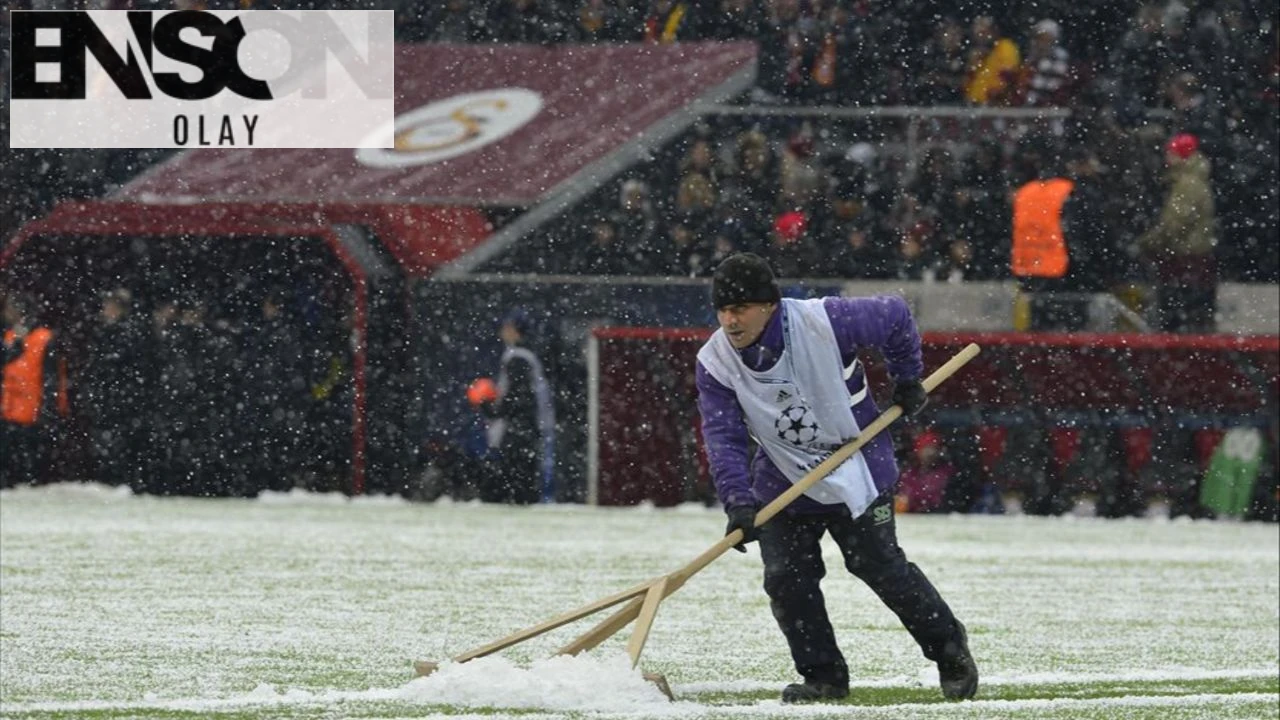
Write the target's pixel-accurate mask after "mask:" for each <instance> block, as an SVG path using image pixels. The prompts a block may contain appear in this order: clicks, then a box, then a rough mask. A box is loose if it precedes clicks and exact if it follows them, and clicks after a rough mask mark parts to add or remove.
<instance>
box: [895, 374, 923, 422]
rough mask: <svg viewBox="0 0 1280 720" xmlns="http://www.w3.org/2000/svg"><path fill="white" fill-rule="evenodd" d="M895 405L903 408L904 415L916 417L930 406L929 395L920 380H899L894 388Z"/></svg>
mask: <svg viewBox="0 0 1280 720" xmlns="http://www.w3.org/2000/svg"><path fill="white" fill-rule="evenodd" d="M893 404H894V405H898V406H900V407H901V408H902V414H903V415H906V416H908V417H910V416H912V415H915V414H916V413H918V412H920V411H921V410H923V409H924V406H925V405H928V404H929V394H928V393H926V392H925V391H924V385H923V384H922V383H921V382H920V381H919V380H899V381H898V383H897V384H896V385H894V387H893Z"/></svg>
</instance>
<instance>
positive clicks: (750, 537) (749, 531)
mask: <svg viewBox="0 0 1280 720" xmlns="http://www.w3.org/2000/svg"><path fill="white" fill-rule="evenodd" d="M759 510H760V509H759V508H757V507H756V506H755V505H734V506H733V507H730V508H725V513H726V514H727V515H728V516H729V527H727V528H725V531H724V534H725V535H728V534H729V533H731V532H733V531H734V530H741V531H742V542H740V543H738V544H737V545H734V546H733V549H734V550H737V551H738V552H740V553H744V552H746V551H747V547H746V545H747V543H749V542H755V541H756V537H757V536H758V533H757V531H756V513H757V512H759Z"/></svg>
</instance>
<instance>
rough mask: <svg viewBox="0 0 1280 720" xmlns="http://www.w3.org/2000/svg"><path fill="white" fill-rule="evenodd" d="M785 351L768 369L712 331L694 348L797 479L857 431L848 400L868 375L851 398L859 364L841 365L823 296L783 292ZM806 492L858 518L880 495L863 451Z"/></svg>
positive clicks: (861, 394)
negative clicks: (753, 365) (749, 362)
mask: <svg viewBox="0 0 1280 720" xmlns="http://www.w3.org/2000/svg"><path fill="white" fill-rule="evenodd" d="M779 312H781V313H782V335H783V347H782V356H781V357H780V358H778V361H777V362H776V363H775V364H774V365H773V367H772V368H769V369H768V370H765V371H763V372H756V371H754V370H751V369H750V368H748V367H747V366H746V364H745V363H743V362H742V356H741V355H739V354H738V351H737V350H735V349H734V347H733V344H732V343H730V342H729V338H728V336H726V335H725V334H724V330H717V331H716V332H715V334H714V335H712V336H711V339H710V340H709V341H708V342H707V344H706V345H704V346H703V348H702V349H701V350H700V351H698V361H699V362H701V363H702V366H703V367H705V368H706V369H707V372H709V373H711V376H712V377H714V378H715V379H716V380H717V381H718V382H719V383H720V384H721V385H724V386H725V387H728V388H730V389H732V390H733V391H734V393H735V394H736V395H737V397H738V404H739V405H741V406H742V411H743V414H744V416H745V419H746V423H747V428H748V430H750V432H751V434H752V436H754V437H755V439H756V442H758V443H759V444H760V447H761V448H762V449H763V450H764V452H765V454H766V455H767V456H768V457H769V459H770V460H772V461H773V464H774V465H776V466H777V467H778V470H780V471H781V472H782V474H783V475H784V476H785V477H786V478H787V479H788V480H790V481H791V482H792V483H794V482H796V481H797V480H800V479H801V478H803V477H804V476H805V475H806V474H808V472H809V470H811V469H813V468H815V467H817V466H818V464H819V463H821V462H822V461H823V460H825V459H826V458H827V457H829V456H830V455H831V453H832V452H833V451H835V450H836V449H838V448H839V447H841V446H842V445H844V444H846V443H848V442H849V441H850V440H853V439H854V438H856V437H858V435H859V434H861V432H862V428H860V427H858V423H857V421H856V420H855V419H854V417H853V411H852V410H851V408H850V406H851V405H856V404H857V403H859V402H861V401H862V400H863V399H864V398H865V397H866V395H867V387H866V381H865V379H864V381H863V387H862V388H861V389H860V390H858V391H857V392H856V393H855V394H854V395H853V396H852V397H850V395H849V389H848V387H847V386H846V385H845V379H846V378H849V377H851V376H852V374H853V372H854V370H855V369H856V368H857V365H858V362H857V361H856V360H855V361H854V363H853V365H851V366H849V367H848V368H846V367H844V365H843V363H842V362H841V360H840V347H839V345H838V343H837V342H836V336H835V331H834V330H832V328H831V319H830V318H829V317H828V316H827V311H826V308H825V307H824V306H823V301H822V299H821V298H818V299H813V300H792V299H789V298H784V299H783V300H782V306H781V308H779ZM804 494H805V495H807V496H809V497H810V498H813V499H814V500H817V501H818V502H820V503H825V504H828V505H831V504H836V503H844V504H845V505H847V506H848V507H849V511H850V512H852V513H853V516H854V517H855V518H856V517H858V516H860V515H862V513H863V512H865V511H866V509H867V507H868V506H869V505H871V503H872V502H873V501H875V499H876V497H877V496H878V494H879V493H878V491H877V490H876V485H875V481H874V480H873V479H872V477H871V470H870V468H868V467H867V461H866V459H865V458H864V457H863V456H862V453H861V452H857V453H855V454H854V455H853V457H851V458H849V459H848V460H846V461H845V462H844V463H842V464H841V465H840V466H839V467H838V468H836V469H835V470H834V471H832V472H831V474H829V475H827V477H826V478H825V479H823V480H821V481H819V482H818V483H816V484H814V485H813V486H812V487H810V488H809V489H808V490H806V491H805V493H804Z"/></svg>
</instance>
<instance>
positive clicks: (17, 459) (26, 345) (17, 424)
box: [0, 295, 58, 487]
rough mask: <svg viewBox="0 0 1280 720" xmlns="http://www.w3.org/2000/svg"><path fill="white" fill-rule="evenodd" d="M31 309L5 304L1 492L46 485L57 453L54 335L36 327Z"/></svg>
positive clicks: (16, 302) (12, 300)
mask: <svg viewBox="0 0 1280 720" xmlns="http://www.w3.org/2000/svg"><path fill="white" fill-rule="evenodd" d="M30 308H31V305H30V302H29V301H28V300H27V299H26V298H20V297H17V296H14V295H11V296H9V297H8V298H6V301H5V303H4V311H3V317H4V340H3V343H4V344H3V347H4V375H3V381H0V411H2V412H0V414H2V415H3V424H2V426H0V456H2V457H3V458H4V462H2V463H0V487H13V486H14V485H18V484H19V483H24V484H35V483H37V482H40V481H42V480H44V479H45V473H46V471H47V469H48V466H49V459H50V453H51V450H52V436H51V433H52V430H53V428H54V418H55V417H56V412H57V403H56V392H57V380H58V373H57V368H56V366H55V365H54V362H53V352H52V351H51V350H52V349H51V347H50V344H51V342H52V340H53V331H52V330H50V329H48V328H45V327H33V324H32V322H31V321H32V317H33V316H32V314H31V310H30Z"/></svg>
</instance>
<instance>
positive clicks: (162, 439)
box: [0, 242, 354, 496]
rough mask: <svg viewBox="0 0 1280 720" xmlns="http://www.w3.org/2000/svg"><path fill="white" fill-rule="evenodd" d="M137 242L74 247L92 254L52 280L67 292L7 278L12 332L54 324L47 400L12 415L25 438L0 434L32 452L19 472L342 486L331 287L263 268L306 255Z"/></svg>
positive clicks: (138, 480)
mask: <svg viewBox="0 0 1280 720" xmlns="http://www.w3.org/2000/svg"><path fill="white" fill-rule="evenodd" d="M135 246H138V247H141V253H140V257H141V259H140V260H139V261H138V262H137V264H132V265H131V264H130V263H127V262H121V261H120V260H119V258H120V257H121V256H125V257H127V256H131V255H134V256H138V255H139V253H138V252H122V253H117V255H116V256H115V258H114V260H113V259H112V258H105V259H104V258H102V257H97V256H100V255H101V253H96V254H95V252H94V250H93V248H91V247H81V248H80V251H81V256H82V257H84V258H86V259H90V258H92V259H96V260H98V262H96V263H95V262H92V261H90V262H88V263H87V264H88V265H90V266H91V267H93V268H94V269H93V270H89V271H83V272H79V273H77V275H76V278H74V279H64V280H63V281H62V282H58V283H54V284H53V286H54V287H57V288H59V289H60V291H61V294H60V295H57V296H53V297H48V296H43V295H36V294H34V293H29V292H28V291H27V290H26V289H25V288H21V287H6V288H3V291H2V292H0V304H2V305H4V307H5V308H6V309H9V308H20V309H23V310H24V312H23V313H21V314H13V313H9V312H6V317H5V322H4V328H3V330H4V331H5V334H6V337H9V333H10V331H13V330H14V329H15V328H18V329H19V330H20V331H21V329H22V328H23V327H25V328H27V329H30V328H33V327H36V328H39V327H43V328H49V329H50V330H51V331H52V340H51V342H49V343H48V345H47V347H46V348H45V349H44V357H45V360H46V362H45V365H46V368H45V370H44V372H43V373H42V374H43V380H44V382H43V384H44V386H45V389H44V393H43V394H44V395H45V397H43V398H41V399H40V401H39V407H40V410H41V411H40V412H39V414H38V415H37V416H36V417H35V418H34V422H32V423H30V424H28V425H26V426H25V427H23V428H19V429H20V430H22V432H23V433H24V437H26V438H28V439H29V440H30V442H27V443H26V444H25V445H21V446H18V447H8V446H6V447H5V450H6V453H5V454H6V460H8V459H10V458H12V459H13V460H14V463H15V465H18V464H21V463H20V462H19V461H20V460H21V459H22V458H23V457H29V460H30V462H28V463H26V464H28V465H30V466H31V467H32V471H31V472H30V473H29V475H30V478H28V479H26V480H21V481H23V482H44V481H47V480H48V479H49V478H65V477H74V478H81V479H95V480H97V481H99V482H102V483H104V484H109V485H128V486H131V487H132V488H133V489H134V490H135V491H137V492H149V493H155V494H184V495H205V496H228V495H230V496H235V495H255V494H257V493H258V492H259V491H262V490H276V491H283V490H288V489H291V488H293V487H295V486H302V487H309V488H312V489H318V490H336V489H339V488H341V487H344V484H345V483H346V482H347V476H348V474H349V466H350V463H351V441H350V437H351V433H352V429H351V428H352V425H351V423H352V407H353V393H354V386H353V373H352V351H351V348H350V347H349V346H348V344H347V337H346V334H347V332H349V328H344V327H343V323H344V322H349V321H350V317H349V315H348V316H347V317H345V319H344V317H342V316H341V312H342V310H341V309H342V308H343V307H344V305H343V303H342V302H341V301H340V299H339V298H338V296H337V295H336V293H337V292H338V290H337V289H336V286H333V285H332V284H331V283H326V282H325V281H324V279H323V277H322V276H320V275H319V274H313V275H311V276H309V277H307V278H305V279H304V278H301V277H300V276H301V275H304V274H305V273H304V272H302V271H295V273H294V276H293V277H292V278H290V279H285V278H282V277H280V276H279V275H272V274H271V273H272V270H275V271H278V270H279V267H280V266H282V265H284V264H286V263H288V262H292V263H293V264H294V266H295V267H298V266H305V265H306V264H307V262H308V260H307V258H305V257H303V258H300V257H297V256H296V255H294V256H290V255H289V254H288V253H285V254H283V255H280V256H277V255H273V254H272V253H271V252H269V251H266V252H265V253H264V251H263V249H262V248H261V247H258V246H255V247H252V248H251V247H250V246H249V245H247V244H246V245H241V246H239V247H236V246H234V245H231V244H228V243H223V244H221V245H219V246H215V247H207V246H201V245H200V243H198V242H193V244H192V247H190V248H187V250H188V251H189V252H187V253H175V252H171V251H162V250H160V249H159V248H156V247H151V248H150V251H148V248H147V247H145V243H141V242H139V243H135ZM117 249H118V248H117ZM251 250H253V252H251ZM241 251H242V252H241ZM210 257H217V258H218V260H215V261H214V264H215V265H216V266H217V267H218V270H217V271H213V270H210V268H209V267H208V266H206V265H205V264H204V262H203V261H205V260H208V259H209V258H210ZM264 266H265V267H266V268H267V269H266V270H264ZM144 275H145V276H146V277H147V280H146V281H145V282H144V281H143V280H142V277H143V276H144ZM8 350H9V348H8V347H6V358H5V364H6V365H9V363H10V360H11V358H10V357H9V355H10V353H9V352H8ZM6 394H7V390H0V395H6ZM6 407H7V405H6ZM6 420H8V418H6ZM9 429H10V428H9V427H8V423H7V422H6V431H7V430H9ZM7 434H8V433H7ZM10 451H11V452H10ZM14 480H15V478H14V477H9V474H8V473H6V478H5V481H6V483H10V482H13V481H14Z"/></svg>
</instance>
